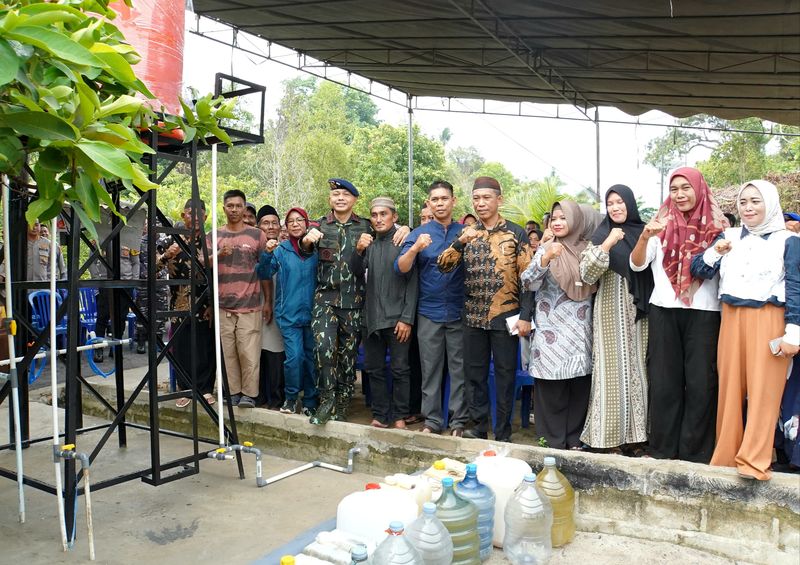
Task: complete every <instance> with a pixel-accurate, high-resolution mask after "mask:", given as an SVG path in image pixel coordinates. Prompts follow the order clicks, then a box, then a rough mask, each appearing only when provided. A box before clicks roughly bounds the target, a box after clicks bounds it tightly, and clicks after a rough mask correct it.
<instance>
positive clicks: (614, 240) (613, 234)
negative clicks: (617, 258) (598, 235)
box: [601, 228, 625, 252]
mask: <svg viewBox="0 0 800 565" xmlns="http://www.w3.org/2000/svg"><path fill="white" fill-rule="evenodd" d="M623 239H625V232H624V231H622V228H614V229H612V230H611V231H610V232H609V233H608V237H607V238H606V240H605V241H604V242H603V244H602V245H601V247H602V248H603V249H604V250H605V251H606V252H608V251H609V250H611V248H612V247H614V246H615V245H616V244H618V243H619V242H620V241H622V240H623Z"/></svg>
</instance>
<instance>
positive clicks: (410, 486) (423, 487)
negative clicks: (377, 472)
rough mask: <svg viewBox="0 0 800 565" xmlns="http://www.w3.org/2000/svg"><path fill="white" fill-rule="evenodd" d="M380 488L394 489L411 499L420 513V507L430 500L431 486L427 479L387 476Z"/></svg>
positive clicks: (403, 475)
mask: <svg viewBox="0 0 800 565" xmlns="http://www.w3.org/2000/svg"><path fill="white" fill-rule="evenodd" d="M381 488H389V489H391V488H395V489H397V490H399V491H400V492H402V493H403V494H405V495H407V496H409V497H411V499H412V500H414V502H415V503H416V505H417V508H419V512H422V505H423V504H425V503H426V502H430V500H431V494H432V491H431V484H430V482H429V480H428V478H427V477H423V476H413V475H407V474H405V473H395V474H394V475H387V476H386V477H385V478H384V479H383V483H381Z"/></svg>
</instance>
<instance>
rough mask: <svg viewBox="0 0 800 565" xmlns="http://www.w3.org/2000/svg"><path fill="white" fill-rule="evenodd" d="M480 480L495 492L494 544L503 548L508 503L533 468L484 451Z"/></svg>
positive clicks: (481, 458)
mask: <svg viewBox="0 0 800 565" xmlns="http://www.w3.org/2000/svg"><path fill="white" fill-rule="evenodd" d="M475 464H476V465H477V466H478V480H479V481H480V482H482V483H483V484H485V485H488V486H489V488H491V489H492V491H493V492H494V497H495V501H494V535H493V536H492V543H493V544H494V546H495V547H503V536H504V534H505V510H506V502H508V499H509V498H511V495H512V494H513V493H514V490H515V489H516V488H517V487H518V486H519V484H520V483H521V482H522V479H524V478H525V475H527V474H528V473H531V472H532V469H531V466H530V465H528V464H527V463H526V462H525V461H523V460H522V459H516V458H515V457H505V456H501V455H496V454H495V452H494V451H491V450H488V451H484V452H483V453H482V454H481V455H480V456H479V457H478V458H477V459H475Z"/></svg>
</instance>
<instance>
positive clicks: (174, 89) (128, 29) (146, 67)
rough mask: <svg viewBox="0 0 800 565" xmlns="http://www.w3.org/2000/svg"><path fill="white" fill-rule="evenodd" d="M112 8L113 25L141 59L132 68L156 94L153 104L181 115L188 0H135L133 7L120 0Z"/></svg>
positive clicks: (157, 108)
mask: <svg viewBox="0 0 800 565" xmlns="http://www.w3.org/2000/svg"><path fill="white" fill-rule="evenodd" d="M111 7H112V8H113V9H114V11H115V12H116V13H117V18H116V19H115V20H114V22H113V23H114V25H115V26H117V27H118V28H119V30H120V31H121V32H122V33H123V34H124V35H125V39H126V40H127V42H128V43H130V44H131V45H132V46H133V47H134V49H136V51H137V53H139V56H140V57H141V58H142V60H141V61H139V63H138V64H136V65H135V66H134V67H133V70H134V72H135V73H136V76H137V77H139V78H140V79H142V82H144V83H145V84H146V85H147V87H148V88H149V89H150V91H151V92H152V93H153V94H154V95H155V97H156V99H157V100H154V101H151V102H150V104H151V105H152V106H153V108H154V109H155V110H160V106H161V104H163V105H164V106H165V107H166V109H167V112H168V113H171V114H180V113H181V107H180V103H179V102H178V97H179V96H180V95H181V83H182V77H183V36H184V25H183V21H184V11H185V9H186V0H136V1H135V2H134V3H133V6H126V5H125V3H124V2H121V1H117V2H114V3H113V4H112V5H111Z"/></svg>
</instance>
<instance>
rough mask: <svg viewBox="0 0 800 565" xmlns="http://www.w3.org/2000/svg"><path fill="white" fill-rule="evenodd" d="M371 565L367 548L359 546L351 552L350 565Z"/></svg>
mask: <svg viewBox="0 0 800 565" xmlns="http://www.w3.org/2000/svg"><path fill="white" fill-rule="evenodd" d="M359 563H361V564H362V565H369V556H368V555H367V546H366V545H363V544H358V545H356V546H354V547H353V549H351V550H350V565H359Z"/></svg>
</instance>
